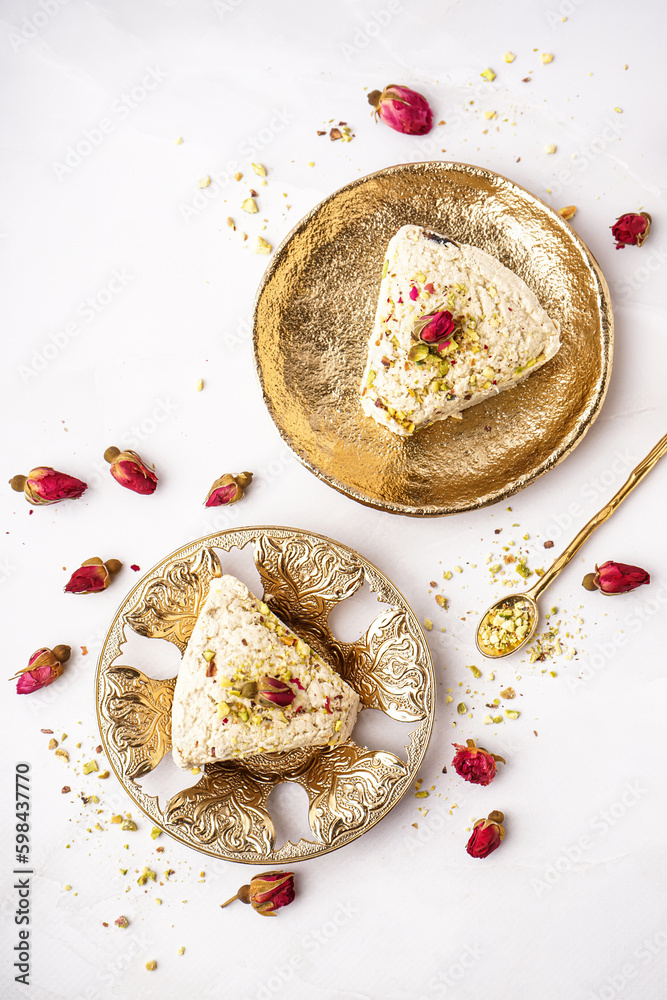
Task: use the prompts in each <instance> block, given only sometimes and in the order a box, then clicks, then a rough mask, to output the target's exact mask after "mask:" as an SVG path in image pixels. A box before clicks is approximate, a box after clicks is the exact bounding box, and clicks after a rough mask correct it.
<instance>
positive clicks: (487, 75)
mask: <svg viewBox="0 0 667 1000" xmlns="http://www.w3.org/2000/svg"><path fill="white" fill-rule="evenodd" d="M480 76H483V77H484V79H485V80H488V81H489V83H492V82H493V81H494V80H495V78H496V74H495V73H494V72H493V70H492V69H491V67H490V66H487V67H486V69H485V70H482V72H481V73H480Z"/></svg>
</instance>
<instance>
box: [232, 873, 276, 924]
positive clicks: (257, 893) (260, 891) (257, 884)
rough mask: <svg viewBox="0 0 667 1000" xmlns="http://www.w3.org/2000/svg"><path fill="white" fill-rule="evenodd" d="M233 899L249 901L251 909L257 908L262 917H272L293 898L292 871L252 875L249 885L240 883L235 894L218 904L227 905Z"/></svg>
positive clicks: (243, 901)
mask: <svg viewBox="0 0 667 1000" xmlns="http://www.w3.org/2000/svg"><path fill="white" fill-rule="evenodd" d="M235 899H240V900H241V902H242V903H250V904H251V906H252V908H253V910H257V912H258V913H261V914H262V916H263V917H273V916H275V911H276V910H279V909H280V908H281V906H287V905H288V904H289V903H291V902H293V900H294V873H293V872H262V873H261V874H260V875H254V876H253V878H252V879H251V880H250V885H242V886H241V888H240V889H239V891H238V892H237V894H236V895H235V896H232V898H231V899H228V900H227V902H226V903H221V904H220V906H221V907H224V906H229V904H230V903H233V902H234V900H235Z"/></svg>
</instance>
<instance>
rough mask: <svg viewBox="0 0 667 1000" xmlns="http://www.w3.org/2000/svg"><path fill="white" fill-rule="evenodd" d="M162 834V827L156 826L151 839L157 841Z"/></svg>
mask: <svg viewBox="0 0 667 1000" xmlns="http://www.w3.org/2000/svg"><path fill="white" fill-rule="evenodd" d="M161 833H162V830H161V829H160V827H159V826H154V827H153V829H152V830H151V839H152V840H155V839H156V838H157V837H159V836H160V834H161Z"/></svg>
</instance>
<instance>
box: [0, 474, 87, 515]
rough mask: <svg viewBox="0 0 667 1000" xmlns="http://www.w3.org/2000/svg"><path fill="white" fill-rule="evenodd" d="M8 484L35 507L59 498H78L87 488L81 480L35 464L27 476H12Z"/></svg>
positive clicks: (57, 500) (55, 501)
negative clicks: (35, 466)
mask: <svg viewBox="0 0 667 1000" xmlns="http://www.w3.org/2000/svg"><path fill="white" fill-rule="evenodd" d="M9 485H10V486H11V488H12V489H13V490H16V492H17V493H25V498H26V500H27V501H28V503H31V504H33V505H34V506H35V507H38V506H41V505H42V504H49V503H60V501H61V500H78V499H79V497H80V496H82V495H83V493H84V492H85V491H86V490H87V489H88V485H87V483H84V482H83V480H81V479H76V478H75V477H74V476H68V475H67V474H66V473H65V472H56V470H55V469H52V468H51V467H50V466H48V465H39V466H37V468H36V469H32V470H31V471H30V472H29V473H28V475H27V476H13V477H12V478H11V479H10V480H9Z"/></svg>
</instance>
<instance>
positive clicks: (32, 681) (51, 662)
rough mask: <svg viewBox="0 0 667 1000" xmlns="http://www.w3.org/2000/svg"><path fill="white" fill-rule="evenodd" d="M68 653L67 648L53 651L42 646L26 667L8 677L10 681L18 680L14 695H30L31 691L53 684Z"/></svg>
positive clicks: (67, 657) (62, 647)
mask: <svg viewBox="0 0 667 1000" xmlns="http://www.w3.org/2000/svg"><path fill="white" fill-rule="evenodd" d="M70 653H71V648H70V647H69V646H54V648H53V649H49V648H48V647H47V646H43V647H42V648H41V649H37V650H35V652H34V653H33V654H32V656H31V657H30V659H29V660H28V666H27V667H24V668H23V670H19V671H18V673H16V674H14V676H13V677H10V680H12V681H13V680H16V679H17V678H18V680H16V693H17V694H32V693H33V691H39V689H40V688H43V687H48V685H49V684H53V682H54V681H55V680H58V678H59V677H60V675H61V674H62V672H63V664H64V663H66V662H67V660H69V656H70Z"/></svg>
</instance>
